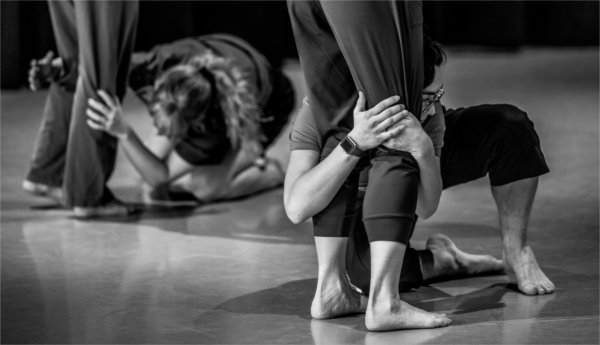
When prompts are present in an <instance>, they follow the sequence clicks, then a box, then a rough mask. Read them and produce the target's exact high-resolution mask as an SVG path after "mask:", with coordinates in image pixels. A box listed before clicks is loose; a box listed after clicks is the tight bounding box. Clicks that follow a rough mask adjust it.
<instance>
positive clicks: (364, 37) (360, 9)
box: [290, 1, 449, 330]
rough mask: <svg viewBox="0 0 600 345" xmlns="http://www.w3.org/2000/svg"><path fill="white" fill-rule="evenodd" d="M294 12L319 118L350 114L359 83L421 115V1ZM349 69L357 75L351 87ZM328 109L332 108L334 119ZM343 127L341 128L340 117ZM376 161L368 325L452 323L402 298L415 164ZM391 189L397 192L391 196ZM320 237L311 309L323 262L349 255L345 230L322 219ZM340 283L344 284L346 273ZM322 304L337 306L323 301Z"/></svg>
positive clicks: (394, 157) (390, 157)
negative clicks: (326, 232) (331, 229)
mask: <svg viewBox="0 0 600 345" xmlns="http://www.w3.org/2000/svg"><path fill="white" fill-rule="evenodd" d="M415 4H416V6H417V8H415ZM290 15H291V17H292V23H293V27H294V33H295V36H296V42H297V45H298V50H299V53H300V59H301V63H302V67H303V69H304V72H305V77H306V82H307V85H308V94H309V99H310V102H311V107H313V110H314V112H315V113H316V114H317V116H327V115H329V117H330V118H333V119H335V118H344V117H348V115H349V114H351V112H349V107H350V106H351V105H353V104H354V101H355V99H356V98H355V94H354V93H355V90H356V89H357V88H358V89H359V90H362V91H364V92H365V94H366V95H367V100H368V102H369V106H372V105H374V104H375V103H376V102H379V101H381V100H382V99H384V98H385V97H388V96H391V95H399V96H401V98H402V102H403V103H405V104H406V105H407V107H408V109H409V110H411V112H413V113H415V114H419V113H420V104H421V95H420V92H421V90H422V78H423V77H422V75H423V71H422V63H423V59H422V36H421V34H422V33H421V27H420V25H421V23H420V21H421V17H420V3H411V2H406V3H404V2H391V1H389V2H388V1H380V2H327V1H324V2H321V3H314V2H313V3H311V4H308V5H306V4H303V5H295V4H293V3H292V4H291V5H290ZM348 73H350V75H351V76H352V79H353V80H352V83H351V84H349V80H348V79H350V78H349V77H348ZM413 90H414V91H413ZM328 112H329V113H331V112H334V114H333V116H331V115H330V114H328ZM325 114H327V115H325ZM350 117H351V116H350ZM340 124H342V125H343V124H344V123H343V121H340ZM350 126H351V123H350V125H349V126H348V127H350ZM372 164H373V168H372V169H371V181H373V183H372V184H371V185H370V186H369V188H368V190H367V196H366V198H365V207H364V215H365V225H366V227H367V233H368V234H369V241H371V246H372V248H371V249H372V261H371V262H372V267H371V269H372V280H371V291H370V292H371V293H370V299H369V306H368V309H367V316H366V324H367V328H369V329H370V330H391V329H401V328H423V327H427V328H428V327H439V326H444V325H447V324H449V320H448V319H447V318H445V317H444V316H441V315H437V314H431V313H427V312H425V311H422V310H419V309H416V308H413V307H411V306H409V305H408V304H406V303H404V302H402V301H400V299H399V296H398V281H399V276H400V270H401V268H402V264H403V260H404V254H405V250H406V244H407V243H408V240H409V239H410V235H411V233H412V227H413V224H414V219H415V217H414V215H415V209H416V200H417V190H418V181H419V169H418V165H417V163H416V161H415V160H414V158H413V157H412V156H411V155H410V154H407V153H400V154H397V153H395V154H390V153H389V152H388V151H386V150H378V152H377V153H376V154H375V158H374V159H373V160H372ZM390 190H393V191H395V193H389V191H390ZM398 191H401V193H398ZM337 197H338V196H336V198H337ZM334 201H335V200H334ZM350 204H351V203H350ZM324 211H327V210H324ZM315 236H316V237H315V242H316V243H317V256H318V259H319V281H318V283H317V285H318V288H317V294H316V295H315V299H314V300H313V310H314V309H315V303H316V302H317V303H318V302H319V298H318V295H319V294H320V293H322V290H321V289H320V288H319V287H320V285H321V281H322V280H325V278H321V276H322V274H321V272H322V271H323V270H322V267H326V268H327V267H335V266H336V262H337V261H338V260H340V258H342V259H343V258H344V257H345V255H341V254H342V253H345V246H346V243H347V239H344V237H347V234H345V236H344V234H342V235H341V236H339V235H338V236H331V237H327V236H323V235H322V234H320V233H318V227H317V223H315ZM340 237H341V238H340ZM332 253H333V254H335V253H339V255H332ZM337 264H338V265H339V262H337ZM334 273H335V272H333V273H332V274H334ZM339 275H340V274H339V273H338V276H339ZM336 281H338V285H344V281H345V277H343V278H342V277H339V278H338V279H336ZM346 284H347V283H346ZM339 290H340V291H342V292H343V289H339ZM334 302H335V301H334ZM322 309H329V310H333V309H335V308H332V307H331V306H329V305H327V304H326V303H323V302H322ZM342 309H343V308H342ZM335 314H339V313H337V312H334V313H331V315H329V317H332V316H336V315H335ZM313 316H314V313H313Z"/></svg>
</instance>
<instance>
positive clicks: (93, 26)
mask: <svg viewBox="0 0 600 345" xmlns="http://www.w3.org/2000/svg"><path fill="white" fill-rule="evenodd" d="M51 6H56V7H63V8H65V7H66V8H68V9H65V10H64V11H70V10H71V7H72V10H73V11H74V13H75V18H74V19H75V25H74V26H75V28H76V35H77V42H78V45H79V78H78V80H77V86H76V89H75V97H74V102H73V109H72V115H71V123H70V130H69V138H68V147H67V158H66V164H65V177H64V190H65V201H66V204H67V206H71V207H74V211H75V215H76V216H83V217H87V216H95V215H103V214H120V213H121V214H122V213H126V212H127V208H126V207H124V206H122V205H120V206H116V205H114V202H115V200H114V197H113V195H112V193H111V192H110V190H109V189H108V188H107V187H106V182H107V180H108V178H109V177H110V174H111V173H112V170H113V168H114V163H115V155H116V148H117V143H116V140H115V139H114V138H112V137H110V136H109V135H107V134H105V133H101V132H97V131H94V130H92V129H91V128H89V127H88V126H87V125H86V115H85V111H86V108H87V101H88V98H96V97H97V96H96V91H97V90H98V89H102V90H105V91H107V92H109V93H111V94H116V95H117V96H118V97H119V98H122V97H123V96H124V94H125V90H126V81H127V72H128V68H129V61H130V57H131V51H132V49H133V41H134V38H135V29H136V24H137V11H138V3H137V2H136V1H74V2H63V1H56V2H51ZM62 24H64V25H68V26H69V27H71V26H72V23H60V22H59V23H56V24H55V25H62Z"/></svg>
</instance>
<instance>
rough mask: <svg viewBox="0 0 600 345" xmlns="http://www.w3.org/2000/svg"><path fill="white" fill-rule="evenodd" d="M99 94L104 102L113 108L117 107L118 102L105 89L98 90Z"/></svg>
mask: <svg viewBox="0 0 600 345" xmlns="http://www.w3.org/2000/svg"><path fill="white" fill-rule="evenodd" d="M98 96H100V98H102V100H103V101H104V104H106V105H108V106H109V107H111V108H116V107H117V106H116V104H115V102H114V100H113V98H112V97H111V96H110V95H109V94H108V93H107V92H105V91H104V90H98Z"/></svg>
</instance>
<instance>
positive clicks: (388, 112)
mask: <svg viewBox="0 0 600 345" xmlns="http://www.w3.org/2000/svg"><path fill="white" fill-rule="evenodd" d="M401 111H402V107H401V106H400V105H399V104H396V105H394V106H392V107H389V108H387V109H386V110H384V111H382V112H381V113H379V114H377V115H374V116H373V117H371V119H373V121H375V122H376V123H380V122H381V121H383V120H385V119H387V118H388V117H390V116H392V115H394V114H397V113H399V112H401Z"/></svg>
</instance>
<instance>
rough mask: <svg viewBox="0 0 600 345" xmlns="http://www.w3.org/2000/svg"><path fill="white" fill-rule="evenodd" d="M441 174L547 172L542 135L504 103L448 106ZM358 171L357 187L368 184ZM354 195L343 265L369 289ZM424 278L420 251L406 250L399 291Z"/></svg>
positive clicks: (450, 182)
mask: <svg viewBox="0 0 600 345" xmlns="http://www.w3.org/2000/svg"><path fill="white" fill-rule="evenodd" d="M440 158H441V159H440V161H441V173H442V180H443V185H444V189H446V188H449V187H452V186H455V185H458V184H461V183H465V182H469V181H473V180H476V179H478V178H481V177H484V176H485V175H487V174H489V178H490V184H491V185H492V186H500V185H503V184H507V183H511V182H515V181H518V180H521V179H525V178H529V177H535V176H540V175H542V174H545V173H547V172H549V169H548V166H547V164H546V160H545V159H544V155H543V153H542V149H541V146H540V140H539V137H538V135H537V133H536V132H535V129H534V126H533V122H531V120H529V118H528V116H527V114H526V113H525V112H523V111H521V110H520V109H518V108H517V107H515V106H512V105H507V104H498V105H489V104H486V105H479V106H474V107H469V108H460V109H456V110H448V111H446V133H445V136H444V147H443V149H442V156H441V157H440ZM363 169H365V170H364V171H363V172H362V173H361V177H360V180H361V182H360V186H361V187H363V188H364V187H365V186H366V184H367V183H368V174H367V173H365V171H366V170H367V169H368V166H365V167H363ZM360 194H361V193H359V198H357V202H356V204H357V205H356V207H355V214H356V216H355V218H356V219H357V221H355V222H353V223H352V225H351V229H350V237H349V241H348V242H349V243H348V248H347V251H346V253H347V254H346V266H347V270H348V275H349V276H350V280H351V281H352V283H353V284H354V285H355V286H357V287H359V288H360V289H362V290H363V291H364V292H365V293H368V291H369V279H370V254H369V241H368V240H367V235H366V232H365V229H364V224H362V221H360V219H361V216H360V213H361V206H362V203H361V202H362V201H361V198H360ZM422 283H423V276H422V272H421V266H420V264H419V254H418V252H417V251H416V250H414V249H412V248H410V246H409V248H408V249H407V251H406V255H405V258H404V264H403V266H402V273H401V277H400V291H406V290H409V289H410V288H416V287H418V286H420V285H421V284H422Z"/></svg>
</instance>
